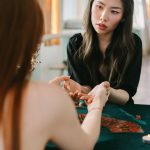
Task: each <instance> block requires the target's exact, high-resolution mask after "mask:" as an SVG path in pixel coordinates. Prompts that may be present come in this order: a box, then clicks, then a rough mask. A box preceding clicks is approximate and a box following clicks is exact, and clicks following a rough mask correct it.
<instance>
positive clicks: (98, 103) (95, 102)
mask: <svg viewBox="0 0 150 150" xmlns="http://www.w3.org/2000/svg"><path fill="white" fill-rule="evenodd" d="M109 94H110V84H109V82H107V81H105V82H103V83H101V84H99V85H97V86H95V87H94V88H93V89H92V90H91V92H89V93H88V94H83V93H81V95H80V99H83V100H85V102H86V103H87V105H88V107H103V106H105V103H106V101H107V100H108V97H109Z"/></svg>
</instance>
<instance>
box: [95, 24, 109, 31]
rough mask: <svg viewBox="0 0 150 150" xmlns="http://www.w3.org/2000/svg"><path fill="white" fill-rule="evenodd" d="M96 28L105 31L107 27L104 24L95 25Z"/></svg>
mask: <svg viewBox="0 0 150 150" xmlns="http://www.w3.org/2000/svg"><path fill="white" fill-rule="evenodd" d="M96 25H97V27H98V28H99V29H100V30H105V29H106V28H107V26H106V25H105V24H101V23H100V24H96Z"/></svg>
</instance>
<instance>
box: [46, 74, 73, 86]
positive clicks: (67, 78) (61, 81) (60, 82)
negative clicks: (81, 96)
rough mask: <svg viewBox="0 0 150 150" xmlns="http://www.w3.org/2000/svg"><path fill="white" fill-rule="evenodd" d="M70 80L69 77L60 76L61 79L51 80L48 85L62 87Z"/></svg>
mask: <svg viewBox="0 0 150 150" xmlns="http://www.w3.org/2000/svg"><path fill="white" fill-rule="evenodd" d="M69 79H70V77H69V76H59V77H56V78H54V79H52V80H50V81H49V82H48V83H49V84H57V85H61V84H62V83H63V82H64V81H67V80H69Z"/></svg>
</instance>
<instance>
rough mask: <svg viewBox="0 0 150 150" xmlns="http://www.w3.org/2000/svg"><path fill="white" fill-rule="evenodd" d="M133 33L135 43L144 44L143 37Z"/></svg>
mask: <svg viewBox="0 0 150 150" xmlns="http://www.w3.org/2000/svg"><path fill="white" fill-rule="evenodd" d="M132 34H133V39H134V41H135V44H140V45H141V44H142V40H141V38H140V36H139V35H137V34H136V33H132Z"/></svg>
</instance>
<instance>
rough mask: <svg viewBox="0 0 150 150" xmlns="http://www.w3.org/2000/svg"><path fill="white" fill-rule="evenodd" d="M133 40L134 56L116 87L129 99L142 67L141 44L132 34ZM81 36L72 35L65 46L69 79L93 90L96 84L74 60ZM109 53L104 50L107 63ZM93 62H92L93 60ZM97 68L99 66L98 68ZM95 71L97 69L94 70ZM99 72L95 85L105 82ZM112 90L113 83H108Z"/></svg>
mask: <svg viewBox="0 0 150 150" xmlns="http://www.w3.org/2000/svg"><path fill="white" fill-rule="evenodd" d="M133 36H134V40H135V53H136V54H135V55H134V58H133V60H132V61H131V63H130V64H129V67H128V68H127V70H126V72H125V74H124V77H123V80H122V84H121V85H119V87H117V89H123V90H125V91H127V92H128V93H129V97H130V98H132V97H133V96H134V95H135V93H136V91H137V86H138V83H139V79H140V74H141V65H142V42H141V39H140V38H139V37H138V36H137V35H136V34H133ZM82 40H83V37H82V34H80V33H78V34H75V35H73V36H72V37H71V38H70V39H69V43H68V45H67V59H68V73H69V75H70V76H71V79H73V80H75V81H77V82H78V83H80V84H81V85H87V86H90V87H91V88H93V87H94V86H95V85H96V84H95V82H93V81H92V79H91V76H90V72H89V71H88V68H87V66H86V64H85V63H84V62H82V61H81V60H79V59H77V58H76V59H74V55H75V53H76V52H77V51H78V50H79V48H80V46H81V44H82ZM109 55H110V52H109V50H106V56H105V57H106V58H107V59H108V60H107V61H109V60H110V56H109ZM93 61H94V60H93ZM98 67H99V66H98ZM96 69H97V68H96ZM105 80H106V79H104V78H103V77H102V76H101V75H100V73H99V72H97V83H98V84H100V83H101V82H103V81H105ZM110 85H111V87H112V88H116V87H115V86H116V85H115V84H114V83H110Z"/></svg>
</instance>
